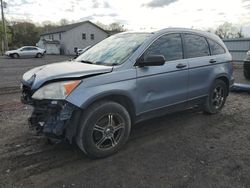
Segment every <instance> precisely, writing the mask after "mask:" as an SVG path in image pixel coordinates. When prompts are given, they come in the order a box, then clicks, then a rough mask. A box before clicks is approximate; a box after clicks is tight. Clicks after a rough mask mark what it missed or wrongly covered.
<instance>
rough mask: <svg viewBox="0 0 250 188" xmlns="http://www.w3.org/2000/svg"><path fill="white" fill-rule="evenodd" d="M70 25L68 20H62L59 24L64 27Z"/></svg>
mask: <svg viewBox="0 0 250 188" xmlns="http://www.w3.org/2000/svg"><path fill="white" fill-rule="evenodd" d="M68 24H69V21H68V20H67V19H64V18H63V19H61V20H60V22H59V25H61V26H63V25H68Z"/></svg>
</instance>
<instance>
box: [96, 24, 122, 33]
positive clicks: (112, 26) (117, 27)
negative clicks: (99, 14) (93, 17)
mask: <svg viewBox="0 0 250 188" xmlns="http://www.w3.org/2000/svg"><path fill="white" fill-rule="evenodd" d="M96 25H98V26H99V27H101V28H102V29H104V30H108V31H112V32H122V31H126V29H124V25H121V24H120V23H117V22H114V23H111V24H109V25H105V24H103V23H101V22H96Z"/></svg>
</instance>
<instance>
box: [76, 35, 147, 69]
mask: <svg viewBox="0 0 250 188" xmlns="http://www.w3.org/2000/svg"><path fill="white" fill-rule="evenodd" d="M150 35H151V34H150V33H124V34H118V35H114V36H111V37H109V38H107V39H105V40H103V41H101V42H100V43H98V44H96V45H95V46H93V47H92V48H90V49H89V50H87V51H86V52H84V53H83V54H82V55H80V56H79V57H78V58H76V60H75V61H77V62H83V63H91V64H99V65H107V66H112V65H120V64H122V63H123V62H124V61H125V60H126V59H127V58H128V57H129V56H130V55H132V53H133V52H135V50H137V48H138V47H139V46H140V45H141V44H142V43H143V42H144V41H145V39H146V38H148V37H149V36H150Z"/></svg>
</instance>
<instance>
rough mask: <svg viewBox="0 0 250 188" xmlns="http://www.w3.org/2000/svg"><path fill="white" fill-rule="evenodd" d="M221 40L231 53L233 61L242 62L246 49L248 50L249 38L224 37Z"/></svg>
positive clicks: (249, 46)
mask: <svg viewBox="0 0 250 188" xmlns="http://www.w3.org/2000/svg"><path fill="white" fill-rule="evenodd" d="M223 42H224V43H225V45H226V46H227V48H228V50H229V52H230V53H231V54H232V57H233V61H234V62H237V63H241V62H243V60H244V59H245V57H246V53H247V51H248V50H250V38H238V39H224V40H223Z"/></svg>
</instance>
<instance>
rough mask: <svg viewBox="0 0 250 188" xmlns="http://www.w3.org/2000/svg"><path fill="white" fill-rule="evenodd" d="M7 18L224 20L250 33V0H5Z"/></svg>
mask: <svg viewBox="0 0 250 188" xmlns="http://www.w3.org/2000/svg"><path fill="white" fill-rule="evenodd" d="M5 2H7V8H6V9H5V15H6V18H7V19H8V20H28V21H32V22H35V23H37V24H42V23H43V22H46V21H50V22H54V23H56V22H59V21H60V20H61V19H67V20H69V21H72V22H78V21H84V20H90V21H92V22H97V21H98V22H101V23H103V24H110V23H112V22H119V23H121V24H122V25H124V27H125V28H126V29H128V30H142V29H161V28H166V27H186V28H196V29H207V28H216V27H217V26H218V25H220V24H222V23H224V22H226V21H227V22H230V23H233V24H235V25H237V26H238V27H241V26H242V27H243V29H244V32H248V31H249V33H250V0H5Z"/></svg>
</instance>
